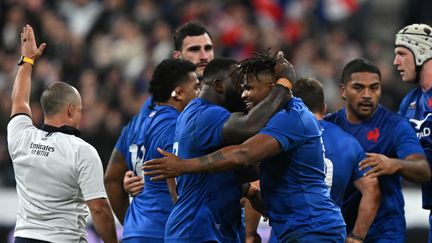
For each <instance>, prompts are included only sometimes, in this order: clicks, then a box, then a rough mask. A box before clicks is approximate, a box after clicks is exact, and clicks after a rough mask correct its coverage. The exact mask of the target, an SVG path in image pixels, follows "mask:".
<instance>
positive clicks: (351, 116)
mask: <svg viewBox="0 0 432 243" xmlns="http://www.w3.org/2000/svg"><path fill="white" fill-rule="evenodd" d="M377 110H378V109H375V110H374V111H373V112H372V113H371V115H370V116H368V117H360V116H358V115H356V114H355V113H354V112H353V111H352V110H350V109H349V108H348V107H345V111H346V119H347V120H348V122H349V123H351V124H361V123H363V122H364V121H366V120H368V119H370V118H371V117H373V115H374V114H375V112H376V111H377Z"/></svg>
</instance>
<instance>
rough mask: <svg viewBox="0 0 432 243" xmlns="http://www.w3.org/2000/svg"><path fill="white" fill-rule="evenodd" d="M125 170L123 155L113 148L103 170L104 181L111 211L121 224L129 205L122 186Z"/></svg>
mask: <svg viewBox="0 0 432 243" xmlns="http://www.w3.org/2000/svg"><path fill="white" fill-rule="evenodd" d="M126 171H127V165H126V162H125V161H124V158H123V155H122V154H121V153H120V152H119V151H118V150H117V149H114V150H113V151H112V153H111V157H110V160H109V162H108V166H107V169H106V171H105V178H104V183H105V188H106V191H107V194H108V199H109V201H110V203H111V205H112V207H113V211H114V213H115V215H116V216H117V219H118V220H119V221H120V223H121V224H122V225H123V223H124V217H125V215H126V211H127V208H128V207H129V196H128V194H127V193H126V192H125V190H124V188H123V176H124V174H125V172H126Z"/></svg>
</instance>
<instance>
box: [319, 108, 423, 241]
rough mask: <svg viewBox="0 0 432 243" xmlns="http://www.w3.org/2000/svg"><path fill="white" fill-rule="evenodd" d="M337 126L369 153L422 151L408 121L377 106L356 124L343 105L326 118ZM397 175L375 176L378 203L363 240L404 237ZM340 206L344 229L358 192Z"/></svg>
mask: <svg viewBox="0 0 432 243" xmlns="http://www.w3.org/2000/svg"><path fill="white" fill-rule="evenodd" d="M325 119H326V120H328V121H331V122H333V123H335V124H337V125H339V126H340V127H341V128H342V129H343V130H344V131H346V132H347V133H349V134H351V135H353V136H354V137H355V138H356V139H357V141H359V143H360V144H361V145H362V147H363V149H364V150H365V151H366V152H369V153H379V154H384V155H385V156H387V157H389V158H401V159H404V158H406V157H407V156H409V155H412V154H424V153H423V150H422V148H421V146H420V143H419V142H418V140H417V137H416V135H415V133H414V131H413V129H412V128H411V127H410V125H409V124H408V122H407V121H406V120H405V119H403V118H402V117H400V116H398V115H396V114H394V113H393V112H391V111H389V110H388V109H386V108H384V107H383V106H381V105H379V106H378V108H377V110H376V112H375V113H374V114H373V116H372V117H371V118H369V119H367V120H366V121H364V122H362V123H359V124H351V123H350V122H349V121H348V120H347V119H346V110H345V108H343V109H341V110H339V111H337V112H335V113H333V114H331V115H330V116H327V117H326V118H325ZM400 179H401V178H400V175H399V174H393V175H386V176H380V177H379V178H378V180H379V184H380V190H381V205H380V207H379V209H378V212H377V215H376V217H375V220H374V222H373V223H372V225H371V227H370V229H369V231H368V234H367V236H366V240H368V241H372V242H373V241H376V240H378V239H393V240H394V241H399V242H400V241H402V242H403V241H404V240H405V230H406V229H405V228H406V224H405V217H404V204H405V203H404V198H403V195H402V188H401V184H400ZM346 197H347V201H346V202H345V204H344V206H343V213H344V217H345V218H346V219H351V220H347V225H348V227H347V229H348V231H350V230H351V229H352V227H353V225H352V224H351V223H352V222H354V221H353V219H355V218H356V217H357V209H358V204H359V201H360V197H359V194H358V191H356V190H354V189H353V190H351V192H350V195H347V194H346Z"/></svg>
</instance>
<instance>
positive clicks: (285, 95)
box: [223, 51, 296, 145]
mask: <svg viewBox="0 0 432 243" xmlns="http://www.w3.org/2000/svg"><path fill="white" fill-rule="evenodd" d="M277 57H278V59H277V62H276V65H275V67H274V71H275V78H276V80H275V83H276V84H277V85H275V87H273V88H272V90H271V92H270V94H269V95H268V96H267V97H266V98H265V99H264V100H263V101H262V102H260V103H259V104H258V105H257V106H256V107H254V108H253V109H252V110H250V111H249V113H248V114H244V113H233V114H232V115H231V116H230V118H229V119H228V120H227V121H226V122H225V124H224V127H223V138H224V139H223V140H224V144H225V145H230V144H239V143H242V142H244V141H245V140H246V139H248V138H250V137H252V136H253V135H255V134H256V133H257V132H258V131H259V130H260V129H261V128H262V127H263V126H264V125H265V124H266V123H267V121H268V120H269V119H270V118H271V117H272V116H273V115H274V114H275V113H276V112H277V111H279V110H280V109H281V108H282V107H283V106H284V105H285V104H286V102H288V101H289V100H290V99H291V98H292V94H291V91H290V88H291V87H292V83H293V82H294V80H295V78H296V76H295V71H294V68H293V66H292V65H291V63H289V62H288V61H287V60H286V59H285V58H284V56H283V52H281V51H279V52H278V56H277Z"/></svg>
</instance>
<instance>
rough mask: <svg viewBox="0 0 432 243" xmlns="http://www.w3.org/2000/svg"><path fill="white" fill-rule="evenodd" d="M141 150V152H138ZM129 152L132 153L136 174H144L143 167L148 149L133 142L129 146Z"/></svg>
mask: <svg viewBox="0 0 432 243" xmlns="http://www.w3.org/2000/svg"><path fill="white" fill-rule="evenodd" d="M139 151H140V152H141V153H138V152H139ZM129 152H130V153H131V161H132V166H133V170H134V172H135V175H137V176H142V175H143V170H142V169H141V167H142V166H143V163H144V161H143V160H144V155H145V152H146V149H145V148H144V146H138V145H136V144H132V145H131V146H129Z"/></svg>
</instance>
